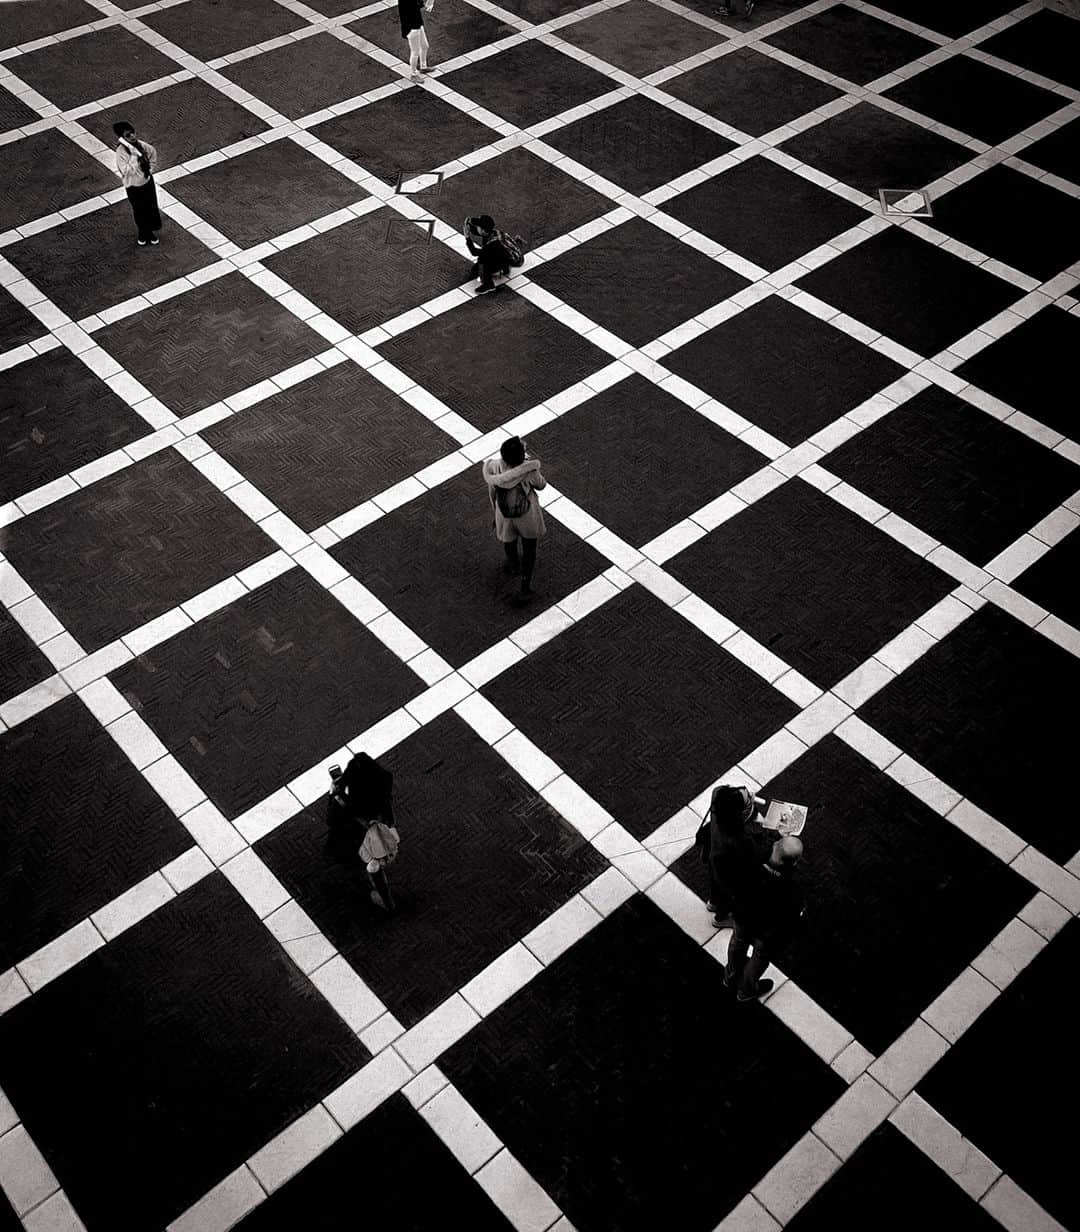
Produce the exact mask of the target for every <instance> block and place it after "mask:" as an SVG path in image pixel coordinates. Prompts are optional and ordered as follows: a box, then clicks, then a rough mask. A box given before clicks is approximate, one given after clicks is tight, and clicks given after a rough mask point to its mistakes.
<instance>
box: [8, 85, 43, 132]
mask: <svg viewBox="0 0 1080 1232" xmlns="http://www.w3.org/2000/svg"><path fill="white" fill-rule="evenodd" d="M40 119H41V117H40V116H39V115H38V113H37V112H36V111H35V110H34V109H33V108H32V107H27V105H26V104H25V103H24V102H22V101H21V100H20V99H17V98H16V97H15V95H14V94H9V93H8V92H7V90H0V133H6V132H8V131H9V130H10V129H13V128H22V127H23V126H24V125H26V124H33V122H34V121H35V120H40Z"/></svg>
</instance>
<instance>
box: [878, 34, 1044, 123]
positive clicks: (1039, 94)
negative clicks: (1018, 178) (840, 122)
mask: <svg viewBox="0 0 1080 1232" xmlns="http://www.w3.org/2000/svg"><path fill="white" fill-rule="evenodd" d="M885 97H886V98H892V99H895V100H896V101H897V102H898V103H902V104H903V105H904V106H905V107H910V108H911V109H912V110H913V111H919V112H921V113H922V114H923V115H927V116H930V118H931V119H934V120H937V121H938V123H939V124H948V125H949V126H950V127H951V128H958V129H959V130H960V131H961V132H963V133H967V134H969V135H970V136H972V137H977V138H978V139H979V140H980V141H985V142H987V143H988V144H989V145H997V144H998V142H1001V141H1004V140H1005V139H1006V138H1007V137H1011V136H1013V135H1014V134H1015V133H1018V132H1020V131H1021V130H1022V129H1025V128H1027V127H1028V126H1029V125H1031V124H1034V123H1035V122H1036V121H1037V120H1041V119H1043V117H1044V116H1048V115H1049V114H1050V113H1051V112H1052V111H1057V110H1058V109H1059V108H1061V107H1063V106H1066V105H1067V103H1066V100H1065V98H1064V96H1063V95H1061V94H1054V93H1052V92H1051V91H1049V90H1044V89H1043V88H1042V87H1041V86H1035V85H1032V84H1031V83H1030V82H1028V81H1021V80H1020V78H1019V77H1015V76H1012V75H1010V74H1009V73H1003V72H1002V71H1001V70H1000V69H996V68H991V67H990V65H988V64H983V63H982V62H981V61H979V60H973V59H972V58H971V56H953V57H952V58H951V59H948V60H944V61H942V63H941V64H935V65H934V66H933V67H931V68H928V69H924V70H923V71H922V72H921V73H917V74H916V75H915V76H914V77H909V78H908V79H907V81H904V82H901V83H900V85H898V86H893V88H892V89H891V90H887V91H886V92H885Z"/></svg>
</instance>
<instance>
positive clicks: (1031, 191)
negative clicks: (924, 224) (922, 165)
mask: <svg viewBox="0 0 1080 1232" xmlns="http://www.w3.org/2000/svg"><path fill="white" fill-rule="evenodd" d="M933 225H934V226H935V227H936V228H937V230H939V231H944V233H945V234H946V235H951V236H952V237H953V238H954V239H958V240H959V241H960V242H961V243H962V244H970V245H971V247H972V248H977V249H978V250H979V251H980V252H985V253H986V254H987V256H991V257H996V258H997V259H998V260H999V261H1004V262H1005V264H1006V265H1011V266H1013V268H1014V269H1018V270H1020V271H1021V272H1022V273H1025V274H1031V275H1032V276H1033V277H1035V278H1038V279H1040V280H1046V279H1048V278H1050V277H1052V276H1053V275H1054V274H1056V273H1058V272H1059V271H1061V270H1064V269H1068V267H1069V265H1071V264H1072V262H1074V261H1075V260H1076V259H1077V258H1078V257H1080V201H1078V200H1076V199H1075V198H1074V197H1070V196H1067V195H1066V194H1065V193H1063V192H1059V191H1058V190H1057V189H1056V188H1052V187H1051V186H1050V185H1049V184H1043V183H1040V181H1038V180H1034V179H1032V178H1031V176H1030V175H1025V174H1024V173H1023V172H1022V171H1014V170H1013V169H1012V168H1011V167H1003V166H1001V165H998V166H996V167H991V168H990V169H989V171H984V172H983V173H982V175H979V176H977V177H976V178H975V179H973V180H968V182H967V183H966V184H961V185H960V187H959V188H954V189H952V190H951V191H950V192H948V193H946V194H945V196H943V197H938V198H936V199H935V201H934V219H933Z"/></svg>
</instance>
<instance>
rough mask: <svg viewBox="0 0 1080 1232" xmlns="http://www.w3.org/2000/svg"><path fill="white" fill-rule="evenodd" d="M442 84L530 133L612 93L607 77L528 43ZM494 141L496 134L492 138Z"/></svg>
mask: <svg viewBox="0 0 1080 1232" xmlns="http://www.w3.org/2000/svg"><path fill="white" fill-rule="evenodd" d="M443 81H445V83H446V84H447V85H448V86H449V87H450V89H451V90H457V91H459V92H460V93H461V94H464V95H465V97H466V98H471V99H473V100H474V101H476V102H477V103H479V104H480V105H481V106H482V107H487V108H488V110H489V111H493V112H495V114H496V115H497V116H499V117H500V118H501V119H504V120H508V121H509V122H510V123H511V124H517V125H518V126H519V127H520V128H528V126H529V125H530V124H537V123H538V122H539V121H540V120H546V119H548V118H549V117H550V116H553V115H557V114H558V113H559V112H561V111H568V110H569V109H570V108H571V107H577V106H579V105H580V104H581V103H587V102H589V101H590V100H591V99H594V98H598V97H599V96H600V95H601V94H606V93H607V92H608V91H609V90H613V89H615V88H616V84H615V82H613V81H612V80H611V78H610V77H605V76H603V74H601V73H598V72H596V71H595V69H591V68H587V67H586V66H585V65H584V64H582V63H581V62H580V61H579V60H575V59H574V58H573V57H572V56H568V55H565V54H564V53H563V52H561V51H556V50H555V48H554V47H548V46H547V45H546V44H545V43H537V42H534V41H528V42H525V43H519V44H518V45H517V46H516V47H511V48H510V50H509V51H500V52H498V53H496V54H495V55H493V56H488V57H487V58H486V59H484V60H481V61H479V62H478V63H476V64H470V65H468V66H467V67H466V68H460V69H457V70H455V71H454V72H452V73H448V74H447V75H446V77H444V78H443ZM492 139H493V140H498V134H497V133H493V134H492Z"/></svg>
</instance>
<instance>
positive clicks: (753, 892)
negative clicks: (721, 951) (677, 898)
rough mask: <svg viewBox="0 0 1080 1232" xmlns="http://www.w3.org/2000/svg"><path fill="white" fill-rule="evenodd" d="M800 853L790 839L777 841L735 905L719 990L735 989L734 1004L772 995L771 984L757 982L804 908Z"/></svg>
mask: <svg viewBox="0 0 1080 1232" xmlns="http://www.w3.org/2000/svg"><path fill="white" fill-rule="evenodd" d="M802 853H803V845H802V842H801V841H800V840H799V839H797V838H795V837H794V836H793V835H785V837H783V838H780V839H777V840H776V842H775V843H773V847H772V852H771V853H770V855H769V859H768V860H767V862H766V863H765V864H763V865H762V866H761V867H760V870H759V876H758V877H757V878H756V880H755V881H754V882H753V884H752V885H751V886H750V887H748V888H747V889H746V890H745V891H744V892H743V894H742V896H741V897H740V899H739V901H738V902H737V903H736V907H735V932H734V934H733V936H732V938H731V942H730V944H729V946H728V960H727V967H726V968H725V970H724V987H725V988H728V989H731V988H734V989H735V990H736V991H737V994H738V999H739V1001H754V1000H756V999H757V998H758V997H763V996H765V995H766V994H767V993H769V992H771V991H772V987H773V981H772V980H763V979H761V973H762V972H763V971H764V970H765V969H766V967H768V965H769V958H770V955H771V954H773V953H774V952H775V951H776V950H777V949H778V948H779V947H781V946H783V945H784V944H785V943H786V942H787V941H788V940H789V939H790V938H791V935H792V933H793V932H794V931H795V926H796V924H798V922H799V920H800V918H801V917H802V915H803V913H804V911H805V910H806V908H805V906H804V902H803V895H802V890H801V888H800V887H799V884H798V882H797V881H796V879H795V866H796V865H797V864H798V862H799V860H800V859H801V858H802ZM748 951H749V957H747V954H748Z"/></svg>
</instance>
